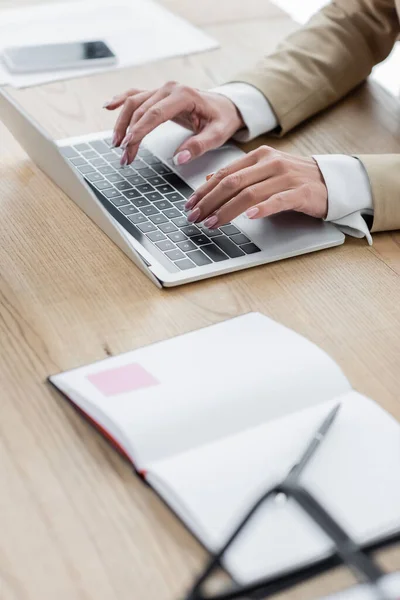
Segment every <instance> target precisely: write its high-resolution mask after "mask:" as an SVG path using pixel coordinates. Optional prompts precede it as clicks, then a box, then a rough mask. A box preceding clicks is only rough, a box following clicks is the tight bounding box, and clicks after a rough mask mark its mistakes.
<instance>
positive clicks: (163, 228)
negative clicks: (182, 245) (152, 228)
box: [159, 223, 186, 241]
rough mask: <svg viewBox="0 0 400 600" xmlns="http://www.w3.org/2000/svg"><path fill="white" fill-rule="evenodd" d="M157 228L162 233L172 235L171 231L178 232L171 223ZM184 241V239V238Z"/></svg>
mask: <svg viewBox="0 0 400 600" xmlns="http://www.w3.org/2000/svg"><path fill="white" fill-rule="evenodd" d="M159 228H160V229H161V231H163V232H164V233H172V232H173V231H178V229H177V228H176V227H175V225H174V224H173V223H163V224H162V225H159ZM185 239H186V237H185ZM178 241H179V240H178Z"/></svg>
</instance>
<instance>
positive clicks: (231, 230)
mask: <svg viewBox="0 0 400 600" xmlns="http://www.w3.org/2000/svg"><path fill="white" fill-rule="evenodd" d="M220 229H221V231H223V232H224V233H226V235H235V234H236V233H240V229H238V228H237V227H235V226H234V225H231V224H229V225H222V226H221V227H220Z"/></svg>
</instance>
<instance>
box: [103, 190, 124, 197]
mask: <svg viewBox="0 0 400 600" xmlns="http://www.w3.org/2000/svg"><path fill="white" fill-rule="evenodd" d="M103 194H104V196H105V197H106V198H117V197H118V196H121V194H120V193H119V191H118V190H116V189H115V188H112V189H110V190H104V191H103ZM121 198H122V196H121Z"/></svg>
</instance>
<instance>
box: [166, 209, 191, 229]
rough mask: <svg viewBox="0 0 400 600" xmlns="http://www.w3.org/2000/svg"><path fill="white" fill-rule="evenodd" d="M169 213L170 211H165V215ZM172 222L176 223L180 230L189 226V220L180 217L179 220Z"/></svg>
mask: <svg viewBox="0 0 400 600" xmlns="http://www.w3.org/2000/svg"><path fill="white" fill-rule="evenodd" d="M168 210H170V209H168ZM167 212H168V211H165V214H166V213H167ZM167 216H168V215H167ZM172 222H173V223H174V225H176V226H177V227H179V228H181V227H187V226H188V225H189V223H188V220H187V218H186V217H178V218H177V219H172Z"/></svg>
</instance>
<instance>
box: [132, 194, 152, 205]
mask: <svg viewBox="0 0 400 600" xmlns="http://www.w3.org/2000/svg"><path fill="white" fill-rule="evenodd" d="M130 200H131V202H132V204H134V205H135V206H137V207H138V208H143V207H144V206H149V205H150V202H149V201H148V200H146V198H143V196H142V197H141V198H130Z"/></svg>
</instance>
